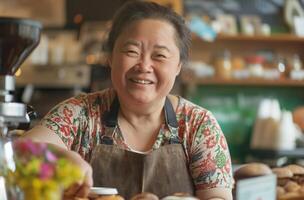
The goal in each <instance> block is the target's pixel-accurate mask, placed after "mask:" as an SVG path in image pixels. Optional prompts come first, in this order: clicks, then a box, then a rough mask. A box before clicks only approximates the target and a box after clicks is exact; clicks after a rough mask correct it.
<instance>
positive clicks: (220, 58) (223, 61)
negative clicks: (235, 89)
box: [214, 49, 232, 79]
mask: <svg viewBox="0 0 304 200" xmlns="http://www.w3.org/2000/svg"><path fill="white" fill-rule="evenodd" d="M214 66H215V74H216V76H217V77H218V78H222V79H230V78H231V73H232V64H231V54H230V51H229V50H227V49H226V50H224V51H223V52H220V53H219V54H218V55H217V56H216V58H215V62H214Z"/></svg>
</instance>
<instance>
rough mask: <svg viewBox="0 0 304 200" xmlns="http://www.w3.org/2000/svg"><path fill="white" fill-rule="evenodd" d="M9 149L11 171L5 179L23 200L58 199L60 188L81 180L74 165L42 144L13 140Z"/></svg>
mask: <svg viewBox="0 0 304 200" xmlns="http://www.w3.org/2000/svg"><path fill="white" fill-rule="evenodd" d="M13 146H14V160H15V170H14V171H12V170H11V171H10V172H9V174H8V179H9V181H10V182H11V183H12V184H14V185H16V186H18V187H19V188H20V189H21V190H22V191H23V196H24V199H25V200H40V199H41V200H42V199H43V200H61V198H62V192H63V191H64V189H66V188H67V187H69V186H70V185H71V184H73V183H74V182H76V181H79V180H81V178H82V177H81V172H80V169H79V168H78V167H77V166H75V165H73V164H72V163H71V162H69V161H68V160H67V159H65V158H63V157H62V156H59V153H56V151H54V150H53V149H52V148H51V147H49V146H48V145H47V144H45V143H34V142H32V141H31V140H17V141H16V142H14V144H13Z"/></svg>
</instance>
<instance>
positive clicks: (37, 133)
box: [23, 125, 93, 197]
mask: <svg viewBox="0 0 304 200" xmlns="http://www.w3.org/2000/svg"><path fill="white" fill-rule="evenodd" d="M23 138H25V139H31V140H33V141H34V142H43V143H48V144H49V145H50V146H52V148H54V149H55V150H56V151H58V152H59V153H60V154H61V155H63V156H65V157H66V158H67V159H68V160H70V161H71V162H73V163H74V164H75V165H77V166H78V167H79V168H80V169H81V171H82V172H83V177H84V180H83V181H82V182H79V183H76V184H74V185H73V186H71V187H70V188H69V189H68V190H67V191H65V194H64V195H65V197H67V196H68V197H71V196H73V197H74V196H76V197H85V196H87V195H88V193H89V189H90V187H91V186H92V185H93V179H92V168H91V166H90V165H89V164H88V163H87V162H86V161H85V160H83V159H82V158H81V156H80V155H79V154H78V153H76V152H74V151H70V150H68V149H67V147H66V145H65V144H64V143H63V141H62V140H61V139H60V137H59V136H58V135H57V134H56V133H54V132H53V131H52V130H50V129H48V128H46V127H44V126H40V125H39V126H36V127H34V128H33V129H31V130H30V131H28V132H26V133H25V134H24V136H23Z"/></svg>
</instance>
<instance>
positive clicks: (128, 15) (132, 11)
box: [105, 1, 191, 64]
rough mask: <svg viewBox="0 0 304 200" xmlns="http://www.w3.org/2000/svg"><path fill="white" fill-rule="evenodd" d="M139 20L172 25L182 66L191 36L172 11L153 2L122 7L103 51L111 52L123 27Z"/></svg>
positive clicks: (186, 55)
mask: <svg viewBox="0 0 304 200" xmlns="http://www.w3.org/2000/svg"><path fill="white" fill-rule="evenodd" d="M141 19H160V20H164V21H166V22H168V23H170V24H171V25H173V27H174V28H175V32H176V33H177V34H176V35H177V38H176V42H177V46H178V48H179V51H180V60H181V62H182V63H183V64H184V63H186V62H187V60H188V56H189V48H190V43H191V34H190V31H189V29H188V27H187V26H186V24H185V21H184V20H183V18H182V17H181V16H179V15H178V14H177V13H175V12H174V11H173V10H172V9H170V8H167V7H164V6H161V5H158V4H156V3H153V2H144V1H132V2H128V3H126V4H125V5H123V6H122V7H121V8H120V9H119V10H118V11H117V13H116V15H115V16H114V19H113V23H112V28H111V30H110V33H109V36H108V40H107V42H106V43H105V50H106V51H108V52H112V51H113V48H114V44H115V42H116V40H117V38H118V36H119V34H120V33H121V32H122V31H123V29H124V28H125V26H127V25H128V24H130V23H131V22H133V21H136V20H141Z"/></svg>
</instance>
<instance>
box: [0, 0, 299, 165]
mask: <svg viewBox="0 0 304 200" xmlns="http://www.w3.org/2000/svg"><path fill="white" fill-rule="evenodd" d="M155 1H156V2H158V3H161V4H164V5H166V6H169V7H171V8H172V9H174V10H175V11H177V12H178V13H180V14H181V15H183V16H184V17H185V19H186V21H187V25H188V26H189V28H190V29H191V31H192V33H193V37H192V40H193V45H192V47H191V59H190V61H189V63H188V64H187V65H186V66H184V68H183V71H182V73H181V74H180V76H179V77H178V80H177V82H176V84H175V86H174V89H173V91H172V93H174V94H177V95H181V96H183V97H185V98H188V99H189V100H191V101H193V102H195V103H197V104H199V105H201V106H202V107H205V108H207V109H209V110H211V111H212V112H213V113H214V115H215V116H216V118H217V120H218V121H219V123H220V125H221V127H222V129H223V131H224V134H225V136H226V138H227V140H228V144H229V147H230V151H231V155H232V161H233V163H243V162H246V161H251V160H259V161H260V160H263V161H264V162H267V163H269V164H270V165H274V166H276V165H281V164H283V163H285V162H287V160H292V159H296V160H297V161H298V162H301V161H302V157H304V156H303V155H304V151H303V149H302V148H303V144H304V142H303V138H302V133H303V130H304V108H303V107H304V69H303V62H304V30H303V29H304V11H303V9H304V1H303V0H288V1H284V0H268V1H264V0H171V1H170V0H155ZM126 2H127V1H126V0H111V1H100V0H90V1H84V0H39V1H37V0H1V1H0V15H1V16H11V17H12V16H13V17H25V18H31V19H36V20H38V21H40V22H41V23H42V24H43V33H42V37H41V41H40V44H39V46H38V48H37V49H36V50H35V51H34V52H33V53H32V54H31V56H30V58H29V59H27V61H26V62H25V63H24V64H23V65H22V67H21V68H20V70H19V71H18V72H17V73H16V76H17V79H16V81H17V90H16V93H17V94H16V96H17V100H18V101H20V102H24V103H28V104H30V105H32V106H33V107H34V108H35V110H36V111H37V112H38V120H39V119H41V118H42V117H43V116H44V115H45V114H46V113H47V112H48V110H49V109H50V108H52V107H53V106H54V105H55V104H57V103H59V102H60V101H62V100H64V99H66V98H68V97H71V96H74V95H76V94H79V93H81V92H94V91H98V90H101V89H104V88H107V87H109V86H111V81H110V79H109V78H110V76H109V73H110V71H109V68H108V67H107V65H106V62H105V54H104V52H103V48H102V44H103V42H104V41H105V39H106V36H107V30H108V28H109V27H110V26H111V19H112V17H113V15H114V12H115V11H116V10H117V9H118V8H119V7H120V6H122V5H123V4H124V3H126ZM33 124H35V123H33ZM286 138H287V139H286ZM282 141H285V142H282ZM286 141H288V142H286Z"/></svg>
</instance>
